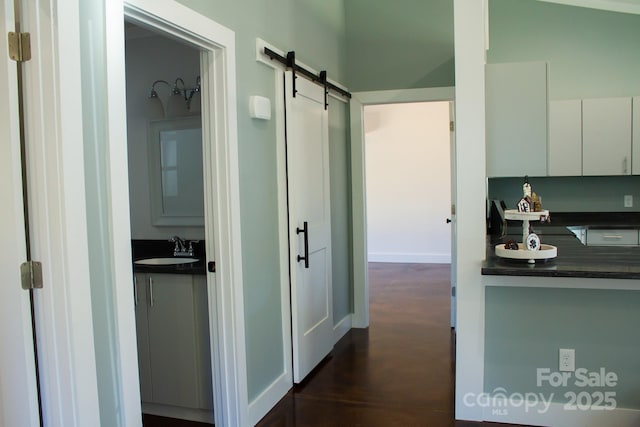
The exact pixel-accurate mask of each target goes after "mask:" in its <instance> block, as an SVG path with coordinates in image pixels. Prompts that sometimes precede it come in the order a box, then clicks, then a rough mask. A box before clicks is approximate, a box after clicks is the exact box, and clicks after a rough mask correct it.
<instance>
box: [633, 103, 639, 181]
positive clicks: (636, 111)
mask: <svg viewBox="0 0 640 427" xmlns="http://www.w3.org/2000/svg"><path fill="white" fill-rule="evenodd" d="M631 127H632V128H633V135H632V137H631V138H632V141H633V142H632V144H631V149H632V160H633V163H632V166H631V173H632V174H634V175H640V96H635V97H634V98H633V124H632V125H631Z"/></svg>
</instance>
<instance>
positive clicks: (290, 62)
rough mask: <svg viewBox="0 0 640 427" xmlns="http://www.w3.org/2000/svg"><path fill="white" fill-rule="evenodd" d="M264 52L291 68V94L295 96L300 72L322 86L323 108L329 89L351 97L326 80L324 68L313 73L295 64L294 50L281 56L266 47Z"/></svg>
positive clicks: (327, 99)
mask: <svg viewBox="0 0 640 427" xmlns="http://www.w3.org/2000/svg"><path fill="white" fill-rule="evenodd" d="M264 54H265V55H267V56H268V57H269V58H271V59H272V60H276V61H278V62H280V63H281V64H283V65H285V66H286V67H287V68H289V69H291V71H292V72H293V96H296V92H297V90H296V78H297V74H300V75H302V76H304V77H306V78H307V79H309V80H311V81H312V82H314V83H317V84H319V85H321V86H323V87H324V108H325V110H326V109H327V107H328V106H329V91H333V92H335V93H338V94H340V95H341V96H344V97H345V98H351V93H349V92H347V91H346V90H344V89H342V88H340V87H338V86H336V85H334V84H332V83H330V82H329V81H327V72H326V71H325V70H323V71H320V73H318V74H315V73H313V72H311V71H309V70H307V69H306V68H304V67H302V66H300V65H298V64H296V53H295V51H290V52H287V56H286V57H285V56H282V55H280V54H279V53H277V52H274V51H273V50H271V49H269V48H268V47H265V48H264Z"/></svg>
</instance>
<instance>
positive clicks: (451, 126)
mask: <svg viewBox="0 0 640 427" xmlns="http://www.w3.org/2000/svg"><path fill="white" fill-rule="evenodd" d="M449 130H450V131H451V132H453V131H454V130H456V125H455V124H454V123H453V121H450V122H449Z"/></svg>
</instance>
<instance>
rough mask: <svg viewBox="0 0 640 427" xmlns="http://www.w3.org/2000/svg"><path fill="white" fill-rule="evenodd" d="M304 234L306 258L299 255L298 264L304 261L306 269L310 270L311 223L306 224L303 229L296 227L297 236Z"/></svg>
mask: <svg viewBox="0 0 640 427" xmlns="http://www.w3.org/2000/svg"><path fill="white" fill-rule="evenodd" d="M300 233H304V256H300V255H298V262H300V261H302V260H304V268H309V223H308V222H307V221H305V222H304V225H303V226H302V228H300V227H296V234H300Z"/></svg>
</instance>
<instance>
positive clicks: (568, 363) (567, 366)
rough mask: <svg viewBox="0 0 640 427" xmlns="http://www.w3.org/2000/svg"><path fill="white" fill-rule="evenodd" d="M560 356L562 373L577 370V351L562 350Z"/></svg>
mask: <svg viewBox="0 0 640 427" xmlns="http://www.w3.org/2000/svg"><path fill="white" fill-rule="evenodd" d="M559 355H560V357H559V364H560V372H573V371H575V370H576V351H575V350H574V349H573V348H561V349H560V351H559Z"/></svg>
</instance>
